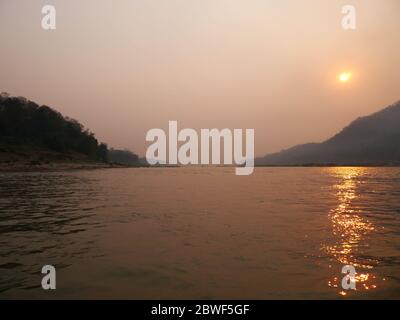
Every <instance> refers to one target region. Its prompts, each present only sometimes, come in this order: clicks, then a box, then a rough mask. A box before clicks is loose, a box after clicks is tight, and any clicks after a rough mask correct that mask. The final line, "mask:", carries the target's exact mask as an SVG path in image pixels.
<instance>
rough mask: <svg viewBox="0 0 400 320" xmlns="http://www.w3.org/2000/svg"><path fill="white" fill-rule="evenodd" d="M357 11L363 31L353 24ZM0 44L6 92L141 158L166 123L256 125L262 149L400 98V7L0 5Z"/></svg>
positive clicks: (256, 2)
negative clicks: (52, 13) (46, 25)
mask: <svg viewBox="0 0 400 320" xmlns="http://www.w3.org/2000/svg"><path fill="white" fill-rule="evenodd" d="M45 4H52V5H55V7H56V9H57V29H56V30H55V31H45V30H43V29H42V28H41V18H42V14H41V8H42V6H43V5H45ZM346 4H351V5H354V6H355V7H356V8H357V13H358V15H357V18H358V19H357V20H358V21H357V29H356V30H355V31H344V30H343V29H342V28H341V19H342V16H343V15H342V14H341V8H342V6H343V5H346ZM0 43H1V47H0V91H7V92H9V93H11V94H12V95H22V96H25V97H27V98H29V99H31V100H34V101H36V102H38V103H40V104H47V105H49V106H52V107H54V108H55V109H57V110H58V111H60V112H61V113H63V114H64V115H66V116H70V117H72V118H76V119H77V120H79V121H80V122H81V123H83V124H84V125H85V126H86V127H88V128H90V129H91V130H92V131H93V132H95V134H96V136H97V137H98V138H99V140H101V141H104V142H107V143H108V144H109V145H110V146H113V147H118V148H129V149H131V150H134V151H136V152H138V153H140V154H142V155H143V154H144V153H145V150H146V145H147V144H146V142H145V134H146V132H147V130H149V129H151V128H157V127H161V128H167V125H168V120H178V124H179V127H180V128H183V127H190V128H195V129H200V128H214V127H216V128H221V129H222V128H232V129H233V128H254V129H255V130H256V135H255V138H256V142H255V143H256V154H257V155H263V154H265V153H267V152H272V151H279V150H280V149H282V148H287V147H289V146H292V145H294V144H298V143H304V142H318V141H322V140H324V139H326V138H328V137H330V136H331V135H333V134H334V133H336V132H337V131H338V130H340V129H341V128H342V127H343V126H345V125H347V124H348V123H349V122H350V121H351V120H353V119H354V118H356V117H358V116H360V115H366V114H369V113H371V112H374V111H377V110H379V109H381V108H383V107H385V106H387V105H389V104H391V103H393V102H395V101H397V100H399V99H400V1H399V0H358V1H357V0H341V1H339V0H325V1H321V0H118V1H111V0H62V1H54V0H45V1H44V0H29V1H27V0H0ZM345 70H349V71H351V72H352V73H353V78H352V80H351V81H350V83H347V84H345V85H343V84H340V83H338V81H337V75H338V74H339V73H340V72H341V71H345Z"/></svg>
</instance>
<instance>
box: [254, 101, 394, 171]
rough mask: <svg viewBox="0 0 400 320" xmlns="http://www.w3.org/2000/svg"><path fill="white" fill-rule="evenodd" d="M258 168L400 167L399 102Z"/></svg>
mask: <svg viewBox="0 0 400 320" xmlns="http://www.w3.org/2000/svg"><path fill="white" fill-rule="evenodd" d="M255 163H256V165H270V166H280V165H282V166H285V165H289V166H293V165H400V101H399V102H397V103H395V104H393V105H391V106H389V107H387V108H385V109H383V110H381V111H379V112H376V113H374V114H372V115H369V116H366V117H361V118H358V119H357V120H355V121H353V122H352V123H351V124H350V125H349V126H347V127H346V128H344V129H343V130H342V131H341V132H339V133H338V134H336V135H335V136H334V137H332V138H330V139H328V140H326V141H324V142H322V143H308V144H303V145H298V146H295V147H292V148H290V149H287V150H283V151H281V152H278V153H274V154H269V155H266V156H265V157H262V158H257V159H256V161H255Z"/></svg>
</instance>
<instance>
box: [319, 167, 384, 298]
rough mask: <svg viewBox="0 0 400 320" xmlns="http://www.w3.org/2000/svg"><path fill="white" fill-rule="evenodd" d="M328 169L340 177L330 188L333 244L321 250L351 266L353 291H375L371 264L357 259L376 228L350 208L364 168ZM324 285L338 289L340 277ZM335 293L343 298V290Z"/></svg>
mask: <svg viewBox="0 0 400 320" xmlns="http://www.w3.org/2000/svg"><path fill="white" fill-rule="evenodd" d="M332 170H333V171H334V172H333V174H334V175H335V176H337V177H339V178H340V182H339V183H338V184H336V185H335V186H334V189H335V191H336V196H337V198H338V205H337V207H336V208H334V209H333V210H332V211H331V212H330V214H329V219H330V221H331V224H332V233H333V235H334V237H335V239H336V241H335V243H334V244H333V245H324V246H323V249H324V250H325V251H326V252H327V253H328V254H329V255H330V256H331V257H333V258H334V259H335V260H337V261H338V262H339V263H340V264H342V265H343V266H344V265H352V266H354V267H355V269H356V271H357V274H356V290H357V291H360V290H372V289H376V288H377V285H376V283H375V280H376V275H374V274H373V272H372V270H373V268H374V265H373V264H372V263H371V261H365V259H363V260H362V259H360V258H358V257H359V254H360V250H361V247H362V246H363V245H366V239H365V237H366V236H367V235H369V234H371V233H373V232H374V231H375V230H376V228H375V226H374V225H373V224H372V223H371V222H370V221H369V220H368V219H366V218H365V217H364V216H363V212H362V211H361V210H359V209H357V208H356V206H354V201H355V200H356V199H357V198H358V197H359V195H358V194H357V183H358V182H357V181H358V179H357V178H359V177H360V176H362V175H363V174H364V171H365V170H368V169H367V168H347V167H346V168H344V167H340V168H332ZM344 276H345V275H343V277H344ZM328 286H329V287H332V288H335V289H337V288H339V289H340V290H341V278H338V277H334V278H333V279H329V280H328ZM338 293H339V295H341V296H346V295H347V293H346V292H345V291H339V292H338Z"/></svg>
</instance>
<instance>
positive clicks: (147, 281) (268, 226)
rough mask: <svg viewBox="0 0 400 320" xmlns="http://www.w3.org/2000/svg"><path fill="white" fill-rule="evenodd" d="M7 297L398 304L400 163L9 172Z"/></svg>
mask: <svg viewBox="0 0 400 320" xmlns="http://www.w3.org/2000/svg"><path fill="white" fill-rule="evenodd" d="M46 264H51V265H54V266H55V267H56V269H57V289H56V290H54V291H44V290H42V289H41V277H42V275H41V273H40V271H41V268H42V266H43V265H46ZM346 264H351V265H354V266H355V268H356V270H357V283H356V285H357V290H355V291H351V290H350V291H345V290H343V289H342V288H341V279H342V277H343V276H344V275H342V274H341V269H342V267H343V265H346ZM0 298H78V299H84V298H124V299H166V298H168V299H174V298H177V299H181V298H187V299H209V298H210V299H240V298H243V299H251V298H254V299H271V298H272V299H314V298H315V299H336V298H339V299H349V298H355V299H358V298H378V299H384V298H396V299H399V298H400V168H257V169H256V170H255V173H254V174H253V175H251V176H248V177H238V176H235V175H234V169H233V168H200V167H188V168H170V169H149V168H143V169H107V170H93V171H73V172H62V173H60V172H58V173H2V174H0Z"/></svg>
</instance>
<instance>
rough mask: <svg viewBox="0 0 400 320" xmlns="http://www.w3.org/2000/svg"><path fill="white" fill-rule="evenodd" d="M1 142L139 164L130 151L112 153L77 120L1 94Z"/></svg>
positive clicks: (48, 108)
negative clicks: (127, 160)
mask: <svg viewBox="0 0 400 320" xmlns="http://www.w3.org/2000/svg"><path fill="white" fill-rule="evenodd" d="M0 141H2V142H3V143H7V144H29V145H35V146H40V147H45V148H48V149H50V150H54V151H57V152H61V153H68V152H78V153H81V154H84V155H86V156H87V157H88V158H90V159H93V160H101V161H108V160H111V161H113V159H109V158H110V157H111V158H114V156H113V155H114V154H115V153H116V154H117V155H118V156H121V158H123V159H129V160H131V161H134V160H137V156H136V155H135V154H133V153H131V152H130V151H121V152H119V150H114V149H111V150H109V149H108V147H107V145H106V144H105V143H100V142H99V141H98V140H97V139H96V137H95V135H94V134H93V133H92V132H91V131H89V130H88V129H86V128H85V127H84V126H83V125H82V124H81V123H79V122H78V121H77V120H75V119H71V118H68V117H64V116H63V115H62V114H61V113H60V112H58V111H56V110H54V109H52V108H50V107H48V106H46V105H41V106H40V105H38V104H36V103H35V102H32V101H30V100H28V99H26V98H24V97H11V96H10V95H9V94H7V93H1V94H0ZM118 156H117V157H116V158H117V160H118V158H119V157H118ZM115 162H117V161H115Z"/></svg>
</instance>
